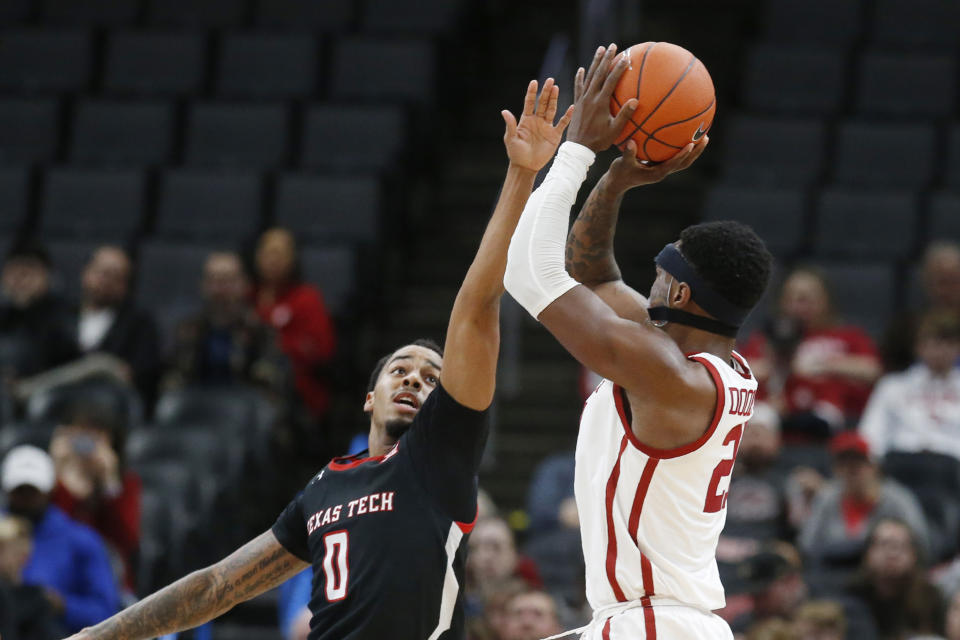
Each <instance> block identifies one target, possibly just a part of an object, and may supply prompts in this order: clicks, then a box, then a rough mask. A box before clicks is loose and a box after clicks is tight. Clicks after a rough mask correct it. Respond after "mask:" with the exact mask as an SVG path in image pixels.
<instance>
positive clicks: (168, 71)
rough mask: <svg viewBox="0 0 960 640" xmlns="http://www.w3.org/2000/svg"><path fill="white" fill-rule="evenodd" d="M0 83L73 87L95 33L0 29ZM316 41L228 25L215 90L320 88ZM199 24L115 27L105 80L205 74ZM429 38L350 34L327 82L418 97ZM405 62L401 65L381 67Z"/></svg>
mask: <svg viewBox="0 0 960 640" xmlns="http://www.w3.org/2000/svg"><path fill="white" fill-rule="evenodd" d="M171 4H176V3H171ZM0 38H2V40H3V46H2V47H0V90H7V91H11V90H13V91H26V92H57V91H81V90H85V89H87V88H88V87H89V86H90V85H91V82H92V80H93V78H94V77H95V76H96V74H95V73H94V70H93V49H92V44H93V39H92V34H91V33H90V32H88V31H83V30H76V29H7V30H4V31H2V32H0ZM320 49H321V48H320V43H319V41H318V40H317V39H316V38H315V37H314V36H312V35H310V34H282V35H277V34H265V33H234V34H228V35H225V36H224V37H223V38H222V39H221V40H220V42H219V50H218V55H217V56H216V59H217V61H218V64H217V70H216V75H215V81H214V85H215V90H216V92H217V93H218V94H220V95H224V96H244V97H271V96H276V97H300V96H310V95H314V94H316V93H318V92H319V91H321V90H323V87H321V86H320V85H321V80H324V79H325V76H326V74H323V73H321V65H320ZM206 52H207V40H206V37H205V35H204V34H202V33H199V32H170V31H168V32H159V31H152V32H151V31H147V32H143V31H119V32H116V33H113V34H111V35H110V36H108V38H107V47H106V62H105V68H104V71H103V80H102V84H103V90H104V91H106V92H107V93H111V94H137V95H180V94H193V93H197V92H199V91H201V90H202V89H203V88H204V84H205V69H206V68H207V64H206ZM434 64H435V62H434V51H433V45H432V44H431V43H430V42H429V41H428V40H424V39H418V38H407V37H401V38H392V39H391V38H382V37H370V36H366V37H364V36H354V37H344V38H341V39H339V40H338V41H337V42H336V44H335V45H334V47H333V60H332V68H331V73H330V74H329V76H330V86H329V90H330V93H331V95H333V96H335V97H339V98H360V99H382V100H387V101H390V102H413V103H418V102H423V101H426V100H428V99H429V98H430V97H431V91H432V87H433V81H434ZM386 65H389V69H403V73H395V72H385V68H387V67H386Z"/></svg>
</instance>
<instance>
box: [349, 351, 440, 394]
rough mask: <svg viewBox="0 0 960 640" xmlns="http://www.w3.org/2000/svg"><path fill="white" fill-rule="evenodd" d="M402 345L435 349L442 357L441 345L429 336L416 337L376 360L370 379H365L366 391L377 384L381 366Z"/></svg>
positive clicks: (368, 391) (385, 364) (385, 363)
mask: <svg viewBox="0 0 960 640" xmlns="http://www.w3.org/2000/svg"><path fill="white" fill-rule="evenodd" d="M403 347H423V348H425V349H430V350H431V351H436V352H437V353H438V354H440V357H441V358H442V357H443V347H441V346H440V345H439V344H437V343H436V341H434V340H431V339H430V338H417V339H416V340H414V341H413V342H410V343H407V344H405V345H403V346H402V347H397V348H396V349H394V350H393V351H391V352H390V353H388V354H387V355H385V356H383V357H382V358H380V359H379V360H377V364H376V365H374V367H373V373H371V374H370V380H368V381H367V393H370V392H371V391H373V388H374V387H375V386H377V378H379V377H380V372H381V371H383V368H384V367H385V366H387V361H388V360H389V359H390V356H392V355H393V354H395V353H396V352H397V351H399V350H400V349H403Z"/></svg>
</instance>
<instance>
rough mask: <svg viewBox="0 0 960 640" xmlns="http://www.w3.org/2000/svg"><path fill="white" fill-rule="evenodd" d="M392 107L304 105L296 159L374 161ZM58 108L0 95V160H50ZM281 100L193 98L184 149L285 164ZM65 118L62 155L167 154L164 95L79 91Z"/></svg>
mask: <svg viewBox="0 0 960 640" xmlns="http://www.w3.org/2000/svg"><path fill="white" fill-rule="evenodd" d="M404 117H405V116H404V112H403V109H402V108H400V107H395V106H388V105H383V106H376V105H360V106H350V105H341V104H322V105H315V106H312V107H309V108H308V109H307V110H306V112H305V114H304V116H303V135H302V136H298V138H299V141H298V144H299V146H300V161H299V163H298V164H299V165H300V166H302V167H305V168H310V169H323V168H333V167H338V168H347V169H357V168H362V169H372V170H376V169H382V168H384V167H387V166H389V165H391V164H392V163H393V160H394V157H395V155H396V153H397V152H398V151H399V150H400V148H401V147H402V143H403V136H404ZM61 119H62V110H61V109H60V107H59V106H58V103H57V101H55V100H53V99H49V98H10V99H5V100H0V165H2V164H17V163H29V162H44V161H47V162H49V161H52V160H54V159H55V158H57V157H58V156H59V153H58V144H59V140H58V135H57V131H58V128H59V127H58V123H59V122H60V120H61ZM293 121H294V119H293V118H292V117H291V112H290V110H289V109H288V108H287V107H286V105H284V104H280V103H229V102H198V103H194V104H192V105H191V106H190V108H189V109H188V110H187V113H186V123H185V129H186V132H185V143H184V148H183V158H184V161H185V163H186V164H188V165H191V166H198V167H244V168H257V169H261V168H272V167H280V166H286V165H288V164H291V162H290V154H291V152H292V151H293V149H292V145H291V144H290V142H291V138H292V136H291V127H292V126H293ZM68 126H69V130H70V136H69V140H68V143H67V144H68V149H67V153H66V158H67V159H68V160H69V161H71V162H73V163H76V164H83V165H104V166H130V165H163V164H167V163H170V162H171V161H172V160H173V156H174V149H175V148H176V146H177V145H176V140H177V137H178V136H177V129H178V127H177V123H176V114H175V109H174V107H173V105H172V104H170V103H168V102H163V101H149V100H148V101H137V102H128V101H116V100H81V101H80V102H79V103H78V105H77V107H76V110H75V115H74V117H73V120H72V123H71V124H70V125H68Z"/></svg>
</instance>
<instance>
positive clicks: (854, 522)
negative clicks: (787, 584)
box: [798, 431, 929, 567]
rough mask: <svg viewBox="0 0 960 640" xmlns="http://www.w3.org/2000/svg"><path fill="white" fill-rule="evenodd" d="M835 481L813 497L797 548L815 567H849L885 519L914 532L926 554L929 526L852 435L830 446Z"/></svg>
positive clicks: (836, 439) (838, 438)
mask: <svg viewBox="0 0 960 640" xmlns="http://www.w3.org/2000/svg"><path fill="white" fill-rule="evenodd" d="M830 451H831V453H832V454H833V461H834V462H833V468H834V476H835V478H836V479H835V480H834V481H832V482H830V483H829V484H827V485H826V486H825V487H824V488H823V489H822V490H821V491H820V494H819V495H818V496H817V498H816V500H815V502H814V505H813V509H812V512H811V514H810V517H809V519H808V520H807V521H806V523H805V524H804V526H803V529H802V530H801V532H800V536H799V538H798V543H799V545H800V548H801V550H802V551H803V553H804V555H805V556H807V558H809V559H810V560H813V561H814V563H815V564H819V563H825V564H828V565H832V566H838V567H842V566H851V565H852V564H854V563H855V562H856V561H857V559H858V558H859V557H860V554H861V553H862V551H863V548H864V544H865V543H866V541H867V535H868V533H869V532H870V531H871V530H872V528H873V527H874V526H875V525H876V524H877V523H878V522H880V521H881V520H883V519H886V518H898V519H901V520H903V521H904V522H906V523H907V524H908V525H909V526H910V527H911V528H912V529H913V531H914V534H915V535H916V537H917V539H918V540H919V541H921V542H920V546H921V548H922V549H923V551H924V553H927V552H928V550H929V533H928V529H927V522H926V519H925V517H924V515H923V511H922V510H921V509H920V505H919V504H918V503H917V500H916V498H915V497H914V496H913V494H912V493H910V491H908V490H907V489H905V488H904V487H902V486H901V485H900V484H898V483H897V482H894V481H893V480H890V479H885V478H883V477H882V476H881V472H880V468H879V466H878V465H877V463H876V462H875V461H874V460H873V458H872V457H871V452H870V447H869V445H868V444H867V442H866V441H865V440H864V439H863V438H862V437H860V435H859V434H857V433H856V432H854V431H845V432H843V433H840V434H838V435H836V436H834V438H833V439H832V440H831V441H830Z"/></svg>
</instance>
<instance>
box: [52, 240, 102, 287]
mask: <svg viewBox="0 0 960 640" xmlns="http://www.w3.org/2000/svg"><path fill="white" fill-rule="evenodd" d="M97 246H98V244H97V243H95V242H89V241H83V240H77V241H63V240H53V241H51V242H48V243H47V249H48V250H49V251H50V260H51V261H52V262H53V272H54V275H53V285H54V286H55V287H56V288H57V291H59V292H60V293H61V294H63V295H64V296H66V298H67V299H68V300H79V299H80V293H81V282H80V280H81V274H82V273H83V268H84V267H85V266H87V262H89V261H90V256H92V255H93V252H94V250H95V249H96V248H97Z"/></svg>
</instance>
